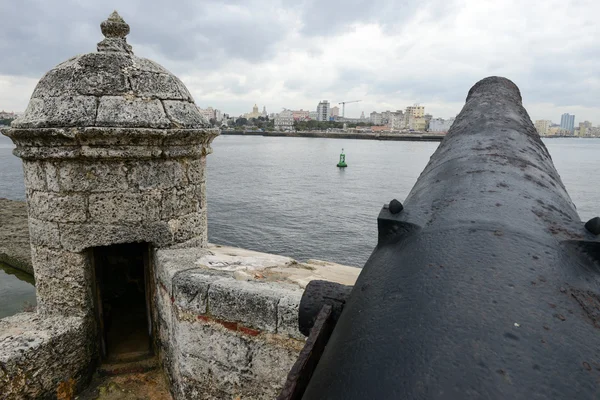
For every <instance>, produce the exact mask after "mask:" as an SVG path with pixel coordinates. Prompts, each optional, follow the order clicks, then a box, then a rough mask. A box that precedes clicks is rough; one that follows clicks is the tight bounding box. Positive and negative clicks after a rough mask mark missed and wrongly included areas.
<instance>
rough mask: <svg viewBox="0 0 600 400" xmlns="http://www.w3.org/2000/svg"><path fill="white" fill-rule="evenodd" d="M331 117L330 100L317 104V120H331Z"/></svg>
mask: <svg viewBox="0 0 600 400" xmlns="http://www.w3.org/2000/svg"><path fill="white" fill-rule="evenodd" d="M330 117H331V107H330V105H329V101H327V100H323V101H321V102H319V105H318V106H317V121H329V118H330Z"/></svg>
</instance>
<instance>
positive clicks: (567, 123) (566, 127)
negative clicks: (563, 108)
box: [560, 113, 575, 134]
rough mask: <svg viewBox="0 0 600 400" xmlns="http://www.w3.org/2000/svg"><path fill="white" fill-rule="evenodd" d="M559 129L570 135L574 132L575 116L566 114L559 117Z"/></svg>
mask: <svg viewBox="0 0 600 400" xmlns="http://www.w3.org/2000/svg"><path fill="white" fill-rule="evenodd" d="M560 128H561V129H562V130H563V131H566V132H570V133H571V134H572V133H573V131H574V130H575V115H571V114H568V113H565V114H563V115H562V116H561V117H560Z"/></svg>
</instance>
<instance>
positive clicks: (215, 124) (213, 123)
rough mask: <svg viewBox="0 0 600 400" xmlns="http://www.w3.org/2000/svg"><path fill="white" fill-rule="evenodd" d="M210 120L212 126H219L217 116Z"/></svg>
mask: <svg viewBox="0 0 600 400" xmlns="http://www.w3.org/2000/svg"><path fill="white" fill-rule="evenodd" d="M208 122H210V124H211V125H212V126H217V119H216V118H211V119H210V120H209V121H208Z"/></svg>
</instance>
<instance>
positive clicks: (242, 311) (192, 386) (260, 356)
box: [154, 245, 360, 399]
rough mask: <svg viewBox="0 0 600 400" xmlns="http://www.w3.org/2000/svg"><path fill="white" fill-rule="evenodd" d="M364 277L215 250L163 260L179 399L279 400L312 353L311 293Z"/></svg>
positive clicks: (157, 298)
mask: <svg viewBox="0 0 600 400" xmlns="http://www.w3.org/2000/svg"><path fill="white" fill-rule="evenodd" d="M359 272H360V270H359V269H358V268H353V267H347V266H342V265H339V264H333V263H327V262H322V261H309V262H307V263H298V262H296V261H295V260H293V259H291V258H289V257H283V256H276V255H272V254H265V253H258V252H254V251H249V250H243V249H237V248H232V247H224V246H218V245H209V246H208V248H206V249H182V250H158V251H156V253H155V271H154V277H155V280H156V283H157V289H156V292H155V295H154V302H155V307H154V310H155V316H154V320H155V321H157V326H156V327H155V331H156V336H157V343H158V347H159V354H160V355H161V361H162V363H163V365H164V367H165V370H166V371H167V374H168V376H169V379H170V381H171V385H172V392H173V395H174V397H175V398H176V399H190V398H198V399H221V398H236V396H240V397H241V398H252V399H273V398H275V397H276V396H277V394H278V392H279V390H280V389H281V387H282V385H283V383H284V381H285V378H286V376H287V373H288V371H289V370H290V368H291V367H292V365H293V363H294V362H295V360H296V358H297V356H298V353H299V351H300V350H301V349H302V347H303V345H304V340H305V338H304V336H302V334H301V333H300V332H299V331H298V307H299V303H300V299H301V297H302V293H303V289H304V287H305V286H306V284H307V283H308V282H310V281H311V280H313V279H326V280H333V281H336V282H338V283H344V284H350V285H351V284H353V283H354V281H355V280H356V277H357V276H358V274H359Z"/></svg>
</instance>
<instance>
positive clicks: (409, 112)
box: [404, 104, 425, 129]
mask: <svg viewBox="0 0 600 400" xmlns="http://www.w3.org/2000/svg"><path fill="white" fill-rule="evenodd" d="M424 115H425V106H421V105H419V104H415V105H413V106H408V107H406V111H405V112H404V127H405V128H409V129H410V126H411V120H412V119H414V118H423V116H424ZM418 124H419V125H420V122H419V123H418Z"/></svg>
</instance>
